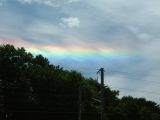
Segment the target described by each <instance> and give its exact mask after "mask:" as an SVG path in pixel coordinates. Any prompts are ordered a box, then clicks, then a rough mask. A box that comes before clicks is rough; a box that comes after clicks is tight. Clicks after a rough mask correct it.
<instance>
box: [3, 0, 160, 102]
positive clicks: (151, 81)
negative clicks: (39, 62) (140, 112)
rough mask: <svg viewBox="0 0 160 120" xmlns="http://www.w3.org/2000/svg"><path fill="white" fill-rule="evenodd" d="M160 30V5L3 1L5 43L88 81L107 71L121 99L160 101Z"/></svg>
mask: <svg viewBox="0 0 160 120" xmlns="http://www.w3.org/2000/svg"><path fill="white" fill-rule="evenodd" d="M159 31H160V1H158V0H152V1H151V0H134V1H128V0H110V1H107V0H99V1H97V0H0V44H6V43H10V44H13V45H15V46H17V47H21V46H23V47H25V48H26V49H27V50H28V51H31V52H33V53H35V54H37V53H41V54H43V55H44V56H46V57H48V58H49V60H50V62H51V63H53V64H56V65H58V64H60V65H61V66H62V67H64V68H65V69H76V70H78V71H80V72H81V73H82V74H83V75H85V76H87V77H93V78H96V72H97V69H98V68H100V67H104V68H105V70H106V72H105V82H106V84H107V85H109V86H110V87H111V88H113V89H119V90H120V91H121V94H120V96H123V95H133V96H136V97H147V98H148V99H151V100H154V101H157V102H159V101H158V97H159V96H160V93H158V91H160V88H159V86H160V81H159V77H160V57H159V55H158V53H159V51H160V47H159V45H160V34H159ZM52 51H54V54H52ZM104 51H105V52H104ZM56 52H57V54H55V53H56ZM58 53H59V54H60V55H59V54H58ZM73 53H74V54H73ZM76 53H77V55H76ZM124 88H125V89H124ZM147 91H148V92H147Z"/></svg>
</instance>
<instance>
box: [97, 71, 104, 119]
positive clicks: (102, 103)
mask: <svg viewBox="0 0 160 120" xmlns="http://www.w3.org/2000/svg"><path fill="white" fill-rule="evenodd" d="M99 72H100V74H101V120H104V68H101V69H99V71H98V72H97V73H99Z"/></svg>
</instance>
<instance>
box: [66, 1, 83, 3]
mask: <svg viewBox="0 0 160 120" xmlns="http://www.w3.org/2000/svg"><path fill="white" fill-rule="evenodd" d="M79 1H80V0H67V3H75V2H79Z"/></svg>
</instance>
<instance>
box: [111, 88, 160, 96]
mask: <svg viewBox="0 0 160 120" xmlns="http://www.w3.org/2000/svg"><path fill="white" fill-rule="evenodd" d="M112 88H115V89H121V90H129V91H134V92H135V91H136V92H142V93H147V94H155V95H160V93H158V92H153V91H145V90H135V89H130V88H123V87H114V86H113V87H112Z"/></svg>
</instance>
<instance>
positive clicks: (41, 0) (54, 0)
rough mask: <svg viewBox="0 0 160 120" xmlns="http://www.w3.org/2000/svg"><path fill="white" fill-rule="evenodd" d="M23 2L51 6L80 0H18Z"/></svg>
mask: <svg viewBox="0 0 160 120" xmlns="http://www.w3.org/2000/svg"><path fill="white" fill-rule="evenodd" d="M16 1H18V2H20V3H22V4H38V5H46V6H50V7H59V6H61V5H63V4H67V3H68V4H71V3H75V2H78V1H79V0H16Z"/></svg>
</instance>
